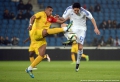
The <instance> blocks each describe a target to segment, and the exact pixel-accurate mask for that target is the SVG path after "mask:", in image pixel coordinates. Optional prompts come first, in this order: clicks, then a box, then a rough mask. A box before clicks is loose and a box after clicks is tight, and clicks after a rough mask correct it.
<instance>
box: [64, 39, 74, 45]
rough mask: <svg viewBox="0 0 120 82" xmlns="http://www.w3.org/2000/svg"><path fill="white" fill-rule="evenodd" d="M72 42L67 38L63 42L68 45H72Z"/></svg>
mask: <svg viewBox="0 0 120 82" xmlns="http://www.w3.org/2000/svg"><path fill="white" fill-rule="evenodd" d="M72 43H73V41H71V40H67V41H66V42H63V43H62V44H63V45H65V46H66V45H72Z"/></svg>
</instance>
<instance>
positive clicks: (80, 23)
mask: <svg viewBox="0 0 120 82" xmlns="http://www.w3.org/2000/svg"><path fill="white" fill-rule="evenodd" d="M62 17H63V18H64V19H67V18H68V17H69V18H70V21H73V26H72V27H71V28H74V29H83V30H87V28H86V17H87V18H89V19H92V18H93V16H92V14H91V13H90V12H89V11H87V10H85V9H84V8H82V7H81V8H80V12H79V15H77V14H75V13H74V10H73V8H72V6H69V7H67V8H66V10H65V12H64V14H63V16H62Z"/></svg>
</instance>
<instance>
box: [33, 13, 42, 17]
mask: <svg viewBox="0 0 120 82" xmlns="http://www.w3.org/2000/svg"><path fill="white" fill-rule="evenodd" d="M34 16H35V17H36V18H40V17H41V16H42V12H38V13H36V14H34Z"/></svg>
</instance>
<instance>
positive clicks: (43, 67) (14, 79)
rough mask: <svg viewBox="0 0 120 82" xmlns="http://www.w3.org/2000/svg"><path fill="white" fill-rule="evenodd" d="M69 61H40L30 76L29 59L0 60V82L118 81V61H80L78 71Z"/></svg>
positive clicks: (119, 75)
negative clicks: (28, 71)
mask: <svg viewBox="0 0 120 82" xmlns="http://www.w3.org/2000/svg"><path fill="white" fill-rule="evenodd" d="M70 63H71V62H70V61H51V62H50V63H48V62H47V61H42V62H41V63H40V64H39V65H38V66H37V67H38V70H35V71H33V73H34V76H35V78H30V76H29V75H28V74H27V73H26V72H25V71H24V70H25V68H26V67H27V66H29V64H30V62H29V61H0V82H120V61H89V62H86V61H81V65H80V70H79V72H75V69H74V68H75V65H71V64H70ZM98 80H99V81H98Z"/></svg>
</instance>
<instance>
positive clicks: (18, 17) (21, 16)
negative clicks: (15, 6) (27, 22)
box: [17, 11, 24, 19]
mask: <svg viewBox="0 0 120 82" xmlns="http://www.w3.org/2000/svg"><path fill="white" fill-rule="evenodd" d="M17 19H24V15H23V12H22V11H20V12H19V14H18V15H17Z"/></svg>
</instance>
